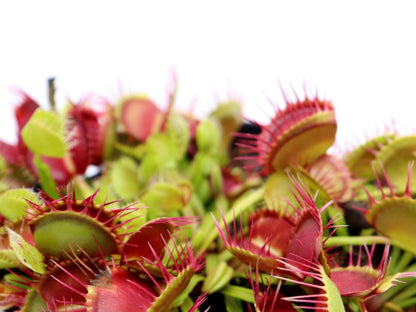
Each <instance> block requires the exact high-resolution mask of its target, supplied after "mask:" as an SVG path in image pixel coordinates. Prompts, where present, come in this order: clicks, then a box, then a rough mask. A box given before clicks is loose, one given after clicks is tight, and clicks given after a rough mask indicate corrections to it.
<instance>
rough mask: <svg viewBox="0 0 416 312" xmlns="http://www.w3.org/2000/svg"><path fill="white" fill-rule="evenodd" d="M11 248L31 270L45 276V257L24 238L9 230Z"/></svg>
mask: <svg viewBox="0 0 416 312" xmlns="http://www.w3.org/2000/svg"><path fill="white" fill-rule="evenodd" d="M7 232H8V234H9V242H10V246H11V247H12V249H13V250H14V252H15V253H16V256H17V258H18V259H19V260H20V261H21V262H22V263H23V264H24V265H25V266H26V267H28V268H29V269H31V270H32V271H34V272H36V273H40V274H45V273H46V270H45V263H44V262H43V260H44V257H43V255H42V254H41V253H40V251H39V250H38V249H37V248H36V247H35V246H33V245H31V244H29V243H28V242H26V241H25V240H24V239H23V237H22V236H20V235H19V234H18V233H16V232H15V231H13V230H12V229H9V228H7Z"/></svg>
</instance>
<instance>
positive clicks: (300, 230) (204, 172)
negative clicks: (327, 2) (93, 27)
mask: <svg viewBox="0 0 416 312" xmlns="http://www.w3.org/2000/svg"><path fill="white" fill-rule="evenodd" d="M176 91H177V83H176V79H173V85H172V87H169V90H168V92H167V93H168V96H167V101H166V103H165V105H160V103H156V102H154V101H153V100H152V99H151V98H149V97H148V96H146V95H140V94H139V95H134V94H133V95H123V96H122V97H121V98H120V99H119V100H118V101H117V102H116V103H114V104H113V103H110V102H109V101H108V100H106V99H105V98H102V97H99V96H95V95H89V96H86V97H84V98H82V99H81V100H80V101H78V102H72V101H69V102H68V103H67V105H66V106H65V107H64V108H63V109H58V108H57V106H56V105H55V104H54V103H52V102H51V103H50V109H49V110H48V109H41V108H40V105H39V104H38V103H37V102H36V101H34V100H33V99H32V98H30V96H28V95H27V94H25V93H23V92H21V102H20V103H19V104H18V105H17V106H16V109H15V118H16V123H17V129H18V133H17V141H18V143H17V144H15V145H12V144H8V143H5V142H1V141H0V155H1V159H0V214H1V218H0V222H1V227H0V269H1V270H2V280H1V283H0V308H2V309H11V310H12V309H15V310H16V309H18V310H19V311H28V312H32V311H33V312H38V311H41V312H43V311H48V312H55V311H80V312H81V311H82V312H84V311H85V312H87V311H94V312H107V311H109V312H111V311H121V312H123V311H155V312H162V311H163V312H165V311H166V312H167V311H169V312H185V311H191V312H192V311H195V312H196V311H201V312H205V311H233V312H246V311H256V312H269V311H270V312H275V311H278V312H280V311H357V312H358V311H369V312H389V311H412V310H411V309H412V308H413V307H414V306H415V305H416V299H415V298H416V278H415V277H416V273H415V272H416V261H415V260H416V259H415V252H416V251H415V249H414V243H413V240H414V239H413V238H414V236H415V235H413V233H414V228H415V226H414V225H416V224H415V222H416V220H414V218H413V214H414V213H413V208H414V203H413V200H414V196H416V193H415V188H414V186H412V183H411V180H412V179H413V180H414V175H415V169H413V168H414V167H413V161H414V160H415V158H416V156H415V153H414V151H415V148H416V147H415V146H416V141H415V137H414V135H412V134H407V135H400V134H399V133H398V132H397V131H394V132H392V131H386V133H384V134H381V135H379V136H377V137H375V138H372V139H368V140H367V141H366V142H364V143H363V144H362V145H360V146H358V147H356V148H354V149H352V150H350V151H346V152H345V153H344V154H337V155H335V154H334V153H332V152H331V150H330V147H331V146H332V145H333V144H334V142H335V136H336V130H337V120H336V115H335V109H334V106H333V105H332V103H331V102H330V101H328V100H322V99H320V98H319V97H318V96H309V95H306V96H305V97H304V98H303V99H302V98H301V97H299V96H295V99H294V100H292V99H290V98H289V96H288V95H286V94H285V101H286V103H285V104H286V107H285V108H279V109H277V110H276V113H275V115H274V116H273V117H272V118H271V119H270V122H269V123H268V124H266V125H261V124H258V123H256V122H255V121H249V122H247V121H245V119H244V116H242V110H241V104H240V103H239V101H236V100H233V99H229V100H226V101H223V102H221V103H218V106H217V108H215V109H214V110H213V111H212V112H210V113H209V114H208V115H207V116H206V117H203V118H197V117H195V116H193V115H192V113H190V112H182V111H179V110H177V109H176V107H175V99H176ZM50 98H51V99H52V100H53V98H54V86H53V83H52V85H50ZM247 129H250V131H251V132H250V133H247V132H246V130H247ZM253 130H254V131H253ZM91 166H94V167H95V171H96V172H95V174H93V175H91V174H89V173H88V170H87V169H89V168H90V167H91ZM351 211H354V213H355V219H354V218H351V216H350V215H349V214H350V213H351ZM389 264H390V265H389ZM351 280H353V281H354V282H351Z"/></svg>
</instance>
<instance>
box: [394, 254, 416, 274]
mask: <svg viewBox="0 0 416 312" xmlns="http://www.w3.org/2000/svg"><path fill="white" fill-rule="evenodd" d="M413 259H414V254H413V253H412V252H409V251H403V254H402V257H401V258H400V261H399V263H398V264H397V265H396V267H395V271H396V272H395V273H397V272H404V271H407V269H406V268H407V267H408V266H409V264H410V262H411V261H412V260H413Z"/></svg>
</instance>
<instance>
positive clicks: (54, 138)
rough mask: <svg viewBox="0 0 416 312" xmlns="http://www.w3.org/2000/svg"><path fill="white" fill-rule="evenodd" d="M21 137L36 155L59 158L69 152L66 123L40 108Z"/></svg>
mask: <svg viewBox="0 0 416 312" xmlns="http://www.w3.org/2000/svg"><path fill="white" fill-rule="evenodd" d="M21 135H22V138H23V141H24V142H25V144H26V146H27V147H28V148H29V149H30V150H31V151H32V152H33V153H35V154H40V155H44V156H49V157H57V158H58V157H63V156H65V154H66V152H67V145H66V142H65V131H64V122H63V120H62V119H61V118H60V117H59V116H58V115H57V114H55V113H53V112H49V111H44V110H42V109H40V108H38V109H37V110H36V111H35V112H34V113H33V115H32V117H31V118H30V119H29V121H28V122H27V124H26V125H25V127H24V128H23V129H22V133H21Z"/></svg>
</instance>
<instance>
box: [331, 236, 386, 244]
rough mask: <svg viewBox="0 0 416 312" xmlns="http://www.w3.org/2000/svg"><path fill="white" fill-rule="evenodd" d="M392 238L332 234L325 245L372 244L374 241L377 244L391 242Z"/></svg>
mask: <svg viewBox="0 0 416 312" xmlns="http://www.w3.org/2000/svg"><path fill="white" fill-rule="evenodd" d="M390 242H391V240H390V239H389V238H387V237H384V236H376V235H373V236H331V237H329V238H328V239H327V240H326V242H325V247H330V246H333V245H340V246H345V245H354V246H359V245H363V244H366V245H370V244H373V243H376V244H389V243H390Z"/></svg>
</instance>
